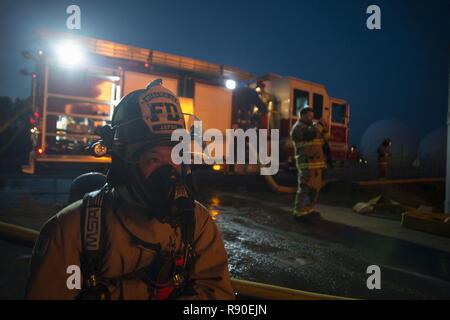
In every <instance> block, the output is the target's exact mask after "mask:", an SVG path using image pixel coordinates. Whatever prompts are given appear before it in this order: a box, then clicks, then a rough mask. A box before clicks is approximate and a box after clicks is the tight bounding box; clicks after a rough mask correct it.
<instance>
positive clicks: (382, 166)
mask: <svg viewBox="0 0 450 320" xmlns="http://www.w3.org/2000/svg"><path fill="white" fill-rule="evenodd" d="M377 153H378V172H379V177H380V179H385V178H386V176H387V172H388V169H389V162H390V158H391V140H390V139H386V140H384V141H383V142H382V143H381V145H380V146H379V147H378V150H377Z"/></svg>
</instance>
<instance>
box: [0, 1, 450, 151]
mask: <svg viewBox="0 0 450 320" xmlns="http://www.w3.org/2000/svg"><path fill="white" fill-rule="evenodd" d="M70 4H77V5H79V6H80V7H81V19H82V20H81V28H82V29H81V30H80V31H70V32H75V33H77V34H80V35H86V36H92V37H96V38H100V39H107V40H111V41H116V42H120V43H125V44H130V45H134V46H138V47H144V48H148V49H155V50H160V51H163V52H169V53H174V54H178V55H182V56H187V57H192V58H197V59H202V60H207V61H211V62H215V63H220V64H226V65H230V66H235V67H238V68H241V69H243V70H246V71H250V72H252V73H254V74H256V75H261V74H264V73H267V72H273V73H278V74H281V75H286V76H287V75H290V76H295V77H299V78H302V79H306V80H310V81H314V82H318V83H322V84H324V85H325V86H326V87H327V89H328V92H329V94H330V95H331V96H336V97H339V98H343V99H346V100H347V101H349V103H350V104H351V134H350V140H351V142H355V143H358V142H359V139H360V137H361V135H362V134H363V132H364V129H365V128H367V127H368V126H369V125H370V124H371V123H372V122H374V121H376V120H381V119H386V118H397V119H400V120H401V121H403V122H404V123H406V124H407V125H408V126H410V127H411V128H414V130H415V131H416V132H417V134H418V136H419V137H421V136H424V135H425V134H427V133H428V132H430V131H432V130H434V129H437V128H439V127H442V126H444V125H445V123H446V112H447V99H448V69H449V67H448V63H449V45H450V0H442V1H439V0H431V1H406V0H405V1H400V0H390V1H362V0H361V1H350V0H345V1H335V0H332V1H328V0H327V1H325V0H320V1H318V0H316V1H293V0H288V1H285V0H277V1H271V2H269V1H261V0H260V1H253V0H252V1H246V0H240V1H231V0H227V1H213V0H209V1H206V0H205V1H194V0H184V1H175V0H170V1H167V0H165V1H159V0H158V1H151V0H150V1H132V0H129V1H92V0H91V1H45V0H44V1H20V0H15V1H9V0H7V1H5V0H0V48H1V50H0V66H1V71H0V95H8V96H11V97H16V96H17V97H26V96H28V95H29V94H30V91H31V89H30V83H29V79H27V78H25V77H24V76H22V75H20V74H19V70H20V69H22V68H24V67H29V68H31V64H29V63H28V62H26V61H25V60H24V59H23V58H22V57H21V56H20V52H21V51H22V50H24V49H34V48H35V41H34V40H33V30H34V29H36V28H47V29H51V30H55V31H62V32H69V30H67V29H66V19H67V14H66V8H67V6H69V5H70ZM371 4H377V5H379V6H380V8H381V23H382V30H376V31H371V30H368V29H367V28H366V19H367V17H368V15H367V14H366V8H367V7H368V6H369V5H371Z"/></svg>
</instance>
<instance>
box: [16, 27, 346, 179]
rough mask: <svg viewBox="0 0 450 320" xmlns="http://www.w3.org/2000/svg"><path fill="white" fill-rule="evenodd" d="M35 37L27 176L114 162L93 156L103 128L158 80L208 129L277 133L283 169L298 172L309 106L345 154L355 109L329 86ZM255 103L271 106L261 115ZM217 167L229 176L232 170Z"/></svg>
mask: <svg viewBox="0 0 450 320" xmlns="http://www.w3.org/2000/svg"><path fill="white" fill-rule="evenodd" d="M37 34H38V38H39V39H40V44H41V49H40V50H39V51H38V54H37V59H36V72H35V77H34V79H33V81H34V82H33V93H32V97H33V99H32V101H33V114H34V117H35V119H34V121H33V123H34V124H35V126H34V127H33V128H32V130H31V137H32V140H33V144H34V148H33V150H32V151H31V152H30V155H29V163H28V164H27V165H24V166H23V172H25V173H30V174H33V173H35V172H36V170H37V168H38V167H39V166H53V165H55V164H57V163H84V164H89V165H95V164H107V163H109V162H110V161H111V159H110V157H109V156H108V155H106V156H103V157H94V156H93V155H92V154H91V152H90V150H89V146H90V145H92V143H94V142H95V141H97V140H98V139H99V138H100V137H99V136H98V130H99V128H101V127H102V126H103V125H106V124H109V123H110V120H111V116H112V112H113V110H114V106H115V105H117V103H118V102H119V100H120V99H121V97H123V96H124V95H126V94H128V93H130V92H132V91H134V90H137V89H142V88H145V86H146V85H147V84H148V83H149V82H151V81H153V80H155V79H158V78H159V79H162V81H163V84H164V86H166V87H167V88H168V89H170V90H171V91H172V92H174V93H176V94H177V95H178V96H179V98H180V104H181V108H182V110H183V113H185V114H191V115H195V116H196V118H198V119H200V120H201V121H202V125H203V129H204V130H207V129H209V128H215V129H218V130H220V131H221V132H223V133H225V130H227V129H229V128H239V127H242V128H248V127H249V123H251V125H252V126H253V127H255V126H256V127H259V128H267V129H279V130H280V131H279V132H280V168H282V169H283V170H292V169H293V168H294V166H293V148H292V143H291V142H290V137H289V132H290V129H291V127H292V125H293V124H294V123H295V121H296V120H297V116H298V110H299V109H300V108H302V107H304V106H306V105H309V106H312V107H313V108H314V111H315V115H316V117H317V118H325V119H326V120H327V122H328V123H329V125H330V129H331V137H330V147H331V150H332V153H333V157H334V159H335V160H343V159H345V157H346V154H347V141H348V124H349V105H348V103H347V102H346V101H344V100H342V99H337V98H333V97H330V96H329V95H328V93H327V90H326V88H325V87H324V86H323V85H320V84H315V83H312V82H309V81H305V80H301V79H296V78H292V77H282V76H279V75H274V74H269V75H266V76H262V77H255V76H254V75H253V74H251V73H249V72H246V71H243V70H240V69H238V68H235V67H230V66H226V65H221V64H216V63H210V62H206V61H202V60H197V59H192V58H187V57H183V56H178V55H174V54H169V53H163V52H160V51H157V50H150V49H144V48H138V47H134V46H129V45H124V44H120V43H116V42H112V41H107V40H100V39H95V38H88V37H82V36H75V35H68V34H63V33H55V32H51V31H46V30H40V31H39V32H38V33H37ZM248 97H250V98H248ZM254 104H255V105H258V104H259V105H261V104H263V105H264V106H266V108H262V109H265V110H263V111H262V110H259V111H258V108H255V107H254ZM260 109H261V108H260ZM243 115H249V117H247V118H246V117H245V116H243ZM254 115H257V116H256V117H254ZM245 119H247V120H248V121H247V120H245ZM244 166H245V165H244ZM233 167H234V168H233V172H234V173H238V172H240V173H244V174H250V173H255V172H257V171H256V170H249V169H248V168H250V167H251V166H247V168H246V169H243V170H236V166H233ZM212 168H214V170H217V171H230V166H226V165H221V166H212Z"/></svg>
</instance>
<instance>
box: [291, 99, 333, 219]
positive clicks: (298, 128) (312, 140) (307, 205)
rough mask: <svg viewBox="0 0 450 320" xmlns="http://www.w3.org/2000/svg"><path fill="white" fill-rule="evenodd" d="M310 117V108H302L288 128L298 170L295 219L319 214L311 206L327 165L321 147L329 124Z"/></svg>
mask: <svg viewBox="0 0 450 320" xmlns="http://www.w3.org/2000/svg"><path fill="white" fill-rule="evenodd" d="M313 119H314V112H313V109H312V108H310V107H306V108H303V109H302V110H301V111H300V117H299V119H298V121H297V122H296V123H295V124H294V126H293V128H292V131H291V137H292V142H293V144H294V150H295V160H296V166H297V170H298V187H297V194H296V196H295V205H294V212H293V214H294V218H304V217H313V216H320V213H319V212H318V211H315V210H314V206H315V204H316V203H317V200H318V197H319V192H320V188H321V187H322V173H323V170H324V169H325V168H326V160H325V155H324V150H323V146H324V143H325V142H326V139H327V133H328V126H327V125H326V123H325V121H324V120H323V119H321V120H320V121H319V123H314V122H313Z"/></svg>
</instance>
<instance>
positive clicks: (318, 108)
mask: <svg viewBox="0 0 450 320" xmlns="http://www.w3.org/2000/svg"><path fill="white" fill-rule="evenodd" d="M313 110H314V118H315V119H320V118H322V114H323V95H321V94H318V93H314V94H313Z"/></svg>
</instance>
